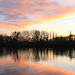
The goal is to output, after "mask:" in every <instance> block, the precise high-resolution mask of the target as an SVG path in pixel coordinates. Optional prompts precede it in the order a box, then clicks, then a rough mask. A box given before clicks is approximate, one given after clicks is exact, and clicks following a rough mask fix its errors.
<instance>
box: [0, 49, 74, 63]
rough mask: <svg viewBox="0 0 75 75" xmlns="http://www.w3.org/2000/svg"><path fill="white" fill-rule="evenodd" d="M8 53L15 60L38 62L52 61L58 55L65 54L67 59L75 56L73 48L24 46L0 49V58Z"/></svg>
mask: <svg viewBox="0 0 75 75" xmlns="http://www.w3.org/2000/svg"><path fill="white" fill-rule="evenodd" d="M8 55H10V56H11V57H12V58H13V60H14V61H15V62H17V61H18V62H20V60H21V59H24V60H25V61H32V62H39V61H41V60H42V61H45V60H50V61H54V60H55V59H57V57H58V56H61V57H63V56H66V57H69V59H72V58H75V49H71V48H70V49H68V48H67V49H56V48H52V49H51V48H37V49H36V48H25V49H4V48H3V49H0V58H1V57H6V56H8Z"/></svg>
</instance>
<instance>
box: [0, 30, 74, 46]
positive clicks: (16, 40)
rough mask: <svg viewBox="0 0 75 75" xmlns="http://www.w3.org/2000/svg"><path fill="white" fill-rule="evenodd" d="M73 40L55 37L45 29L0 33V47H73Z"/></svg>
mask: <svg viewBox="0 0 75 75" xmlns="http://www.w3.org/2000/svg"><path fill="white" fill-rule="evenodd" d="M74 46H75V40H73V39H71V35H69V36H68V39H67V38H65V37H57V34H55V33H54V32H53V33H51V32H50V33H49V32H47V31H37V30H34V31H23V32H16V31H14V32H12V33H11V35H10V36H7V35H0V47H74Z"/></svg>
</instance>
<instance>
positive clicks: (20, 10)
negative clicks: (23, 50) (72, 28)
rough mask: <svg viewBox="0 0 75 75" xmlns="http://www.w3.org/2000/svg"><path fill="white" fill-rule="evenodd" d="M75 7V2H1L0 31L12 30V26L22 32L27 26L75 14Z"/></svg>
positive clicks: (39, 0)
mask: <svg viewBox="0 0 75 75" xmlns="http://www.w3.org/2000/svg"><path fill="white" fill-rule="evenodd" d="M74 7H75V1H74V0H0V29H10V28H9V27H11V26H12V28H13V30H16V29H19V30H20V29H22V28H23V27H25V26H29V25H33V24H36V23H37V24H38V23H40V22H44V21H47V20H51V19H56V18H60V17H64V16H66V15H69V14H74V13H75V8H74ZM2 25H3V26H2ZM12 28H11V29H12ZM14 28H15V29H14Z"/></svg>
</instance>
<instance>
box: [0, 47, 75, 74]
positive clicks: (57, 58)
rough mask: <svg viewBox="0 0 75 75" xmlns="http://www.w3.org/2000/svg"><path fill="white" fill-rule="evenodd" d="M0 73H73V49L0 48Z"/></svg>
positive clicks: (74, 53)
mask: <svg viewBox="0 0 75 75" xmlns="http://www.w3.org/2000/svg"><path fill="white" fill-rule="evenodd" d="M0 51H1V52H0V75H75V50H74V49H51V48H41V49H35V48H34V49H32V48H27V49H4V48H3V49H1V50H0Z"/></svg>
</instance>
